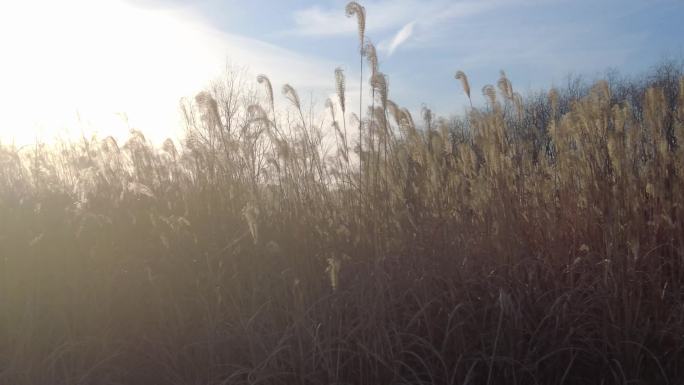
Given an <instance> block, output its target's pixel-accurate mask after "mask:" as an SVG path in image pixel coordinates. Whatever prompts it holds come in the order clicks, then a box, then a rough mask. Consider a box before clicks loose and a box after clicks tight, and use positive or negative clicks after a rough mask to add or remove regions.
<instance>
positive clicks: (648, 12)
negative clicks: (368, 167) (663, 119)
mask: <svg viewBox="0 0 684 385" xmlns="http://www.w3.org/2000/svg"><path fill="white" fill-rule="evenodd" d="M137 3H138V4H140V2H139V1H138V2H137ZM142 3H143V4H144V5H145V6H147V7H152V8H160V7H161V8H164V7H176V8H181V9H185V10H187V11H188V12H193V13H195V14H196V15H198V16H199V17H200V18H202V19H203V20H204V21H205V22H206V23H208V24H210V25H212V26H213V27H214V28H217V29H220V30H222V31H225V32H228V33H231V34H237V35H242V36H246V37H249V38H253V39H256V40H260V41H263V42H266V43H269V44H272V45H274V46H277V47H282V48H284V49H287V50H289V51H293V52H296V53H298V54H302V55H305V56H307V57H312V58H316V59H320V60H321V61H322V62H323V63H335V65H341V66H343V67H344V68H346V69H347V70H348V71H349V72H350V75H351V74H352V73H355V72H356V71H357V65H356V63H357V56H356V54H357V45H358V40H357V35H356V33H357V32H356V25H355V23H354V21H353V20H350V19H347V18H346V17H345V16H344V6H345V4H346V1H336V0H332V1H303V0H300V1H287V2H285V1H259V0H256V1H251V2H246V1H237V0H199V1H194V2H192V5H189V4H188V2H183V1H180V0H143V2H142ZM361 3H362V5H364V6H365V7H366V10H367V27H366V28H367V35H368V37H369V38H370V39H371V41H373V42H374V43H375V44H376V45H377V46H378V48H379V50H378V52H379V58H380V64H381V70H382V71H383V72H385V73H386V74H388V75H389V79H390V93H391V97H392V98H394V99H395V100H396V101H397V102H399V103H400V104H402V105H407V106H410V107H412V108H417V107H418V106H420V104H421V103H426V104H428V105H429V106H431V107H433V109H434V110H435V111H438V112H440V113H442V114H448V113H453V112H460V110H461V108H462V106H463V105H464V103H465V100H464V99H463V97H462V95H460V92H459V88H458V86H457V83H456V82H455V81H454V79H453V73H454V72H455V71H456V70H457V69H462V70H464V71H465V72H466V73H467V74H468V76H469V77H470V81H471V85H472V87H473V89H475V90H479V89H480V88H481V87H482V86H483V85H484V84H487V83H493V82H495V81H496V79H497V77H498V73H499V70H500V69H504V70H506V72H507V74H508V76H509V77H510V78H511V79H512V81H513V84H514V86H516V88H517V89H518V90H520V91H523V92H524V91H528V90H533V89H538V88H542V87H549V86H550V85H552V84H561V83H563V81H564V79H565V77H566V76H567V75H568V74H570V73H574V74H581V75H584V76H586V77H589V78H592V77H595V76H599V75H600V74H601V73H603V72H604V71H606V70H608V69H613V68H615V69H618V70H619V71H620V72H621V73H624V74H634V73H639V72H643V71H645V70H647V69H648V68H649V66H652V65H653V64H655V63H656V62H657V61H659V60H661V59H663V58H666V57H674V58H682V57H684V45H683V43H682V37H684V22H682V20H684V2H683V1H681V0H619V1H615V0H593V1H587V0H463V1H444V0H379V1H365V2H361ZM401 32H403V33H401ZM400 33H401V35H403V36H398V35H400ZM398 37H399V39H397V38H398ZM401 37H403V38H401ZM395 39H397V40H396V42H397V43H399V44H395V46H394V47H392V42H393V41H394V40H395ZM391 47H392V48H394V49H393V50H391ZM235 59H237V60H238V61H239V58H235ZM332 70H333V68H329V72H330V86H331V88H332ZM296 71H297V70H296V69H294V68H293V69H292V72H296ZM299 77H300V76H298V75H294V74H293V79H295V80H296V79H298V78H299ZM278 80H281V81H289V80H287V79H278ZM293 81H294V80H293ZM295 86H296V84H295ZM478 96H479V95H478Z"/></svg>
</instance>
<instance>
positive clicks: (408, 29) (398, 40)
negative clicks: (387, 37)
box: [387, 21, 416, 55]
mask: <svg viewBox="0 0 684 385" xmlns="http://www.w3.org/2000/svg"><path fill="white" fill-rule="evenodd" d="M415 25H416V22H415V21H412V22H410V23H408V24H406V25H405V26H403V27H402V28H401V29H400V30H399V32H397V34H396V35H394V38H393V39H392V42H391V43H390V44H389V47H388V48H387V54H388V55H392V54H393V53H394V51H395V50H396V49H397V48H399V46H400V45H402V44H404V43H405V42H406V41H407V40H408V39H409V38H410V37H411V35H413V27H414V26H415Z"/></svg>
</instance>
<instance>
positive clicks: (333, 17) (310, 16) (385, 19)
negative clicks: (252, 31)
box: [288, 0, 523, 36]
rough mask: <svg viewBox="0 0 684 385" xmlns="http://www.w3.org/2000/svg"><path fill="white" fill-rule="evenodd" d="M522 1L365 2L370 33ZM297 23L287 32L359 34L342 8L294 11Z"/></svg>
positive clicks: (437, 0)
mask: <svg viewBox="0 0 684 385" xmlns="http://www.w3.org/2000/svg"><path fill="white" fill-rule="evenodd" d="M519 1H523V0H508V1H504V0H477V1H475V0H462V1H456V2H454V1H448V0H420V1H419V0H380V1H375V2H368V3H366V4H365V7H366V11H367V22H366V29H367V31H368V32H371V33H372V32H385V31H388V30H392V29H396V28H398V27H401V26H406V25H407V24H408V23H411V22H412V21H416V23H420V24H425V25H429V24H432V23H437V22H440V21H445V20H453V19H454V18H459V17H466V16H469V15H472V14H477V13H480V12H483V11H485V10H488V9H491V8H493V7H495V6H496V5H501V4H504V3H509V4H510V3H513V2H519ZM293 19H294V23H295V26H294V28H293V29H292V30H290V31H288V32H290V33H293V34H297V35H309V36H330V35H352V34H355V33H356V23H355V22H354V20H351V19H348V18H346V17H345V15H344V10H343V9H341V8H340V9H337V8H322V7H320V6H313V7H310V8H305V9H301V10H297V11H295V12H294V14H293Z"/></svg>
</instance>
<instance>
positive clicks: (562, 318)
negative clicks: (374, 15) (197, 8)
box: [0, 8, 684, 385]
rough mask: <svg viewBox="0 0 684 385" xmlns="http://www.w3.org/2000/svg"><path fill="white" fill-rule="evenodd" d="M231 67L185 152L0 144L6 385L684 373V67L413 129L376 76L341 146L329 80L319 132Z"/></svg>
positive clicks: (661, 379) (1, 376)
mask: <svg viewBox="0 0 684 385" xmlns="http://www.w3.org/2000/svg"><path fill="white" fill-rule="evenodd" d="M353 9H357V8H353ZM361 9H362V8H361ZM348 13H350V12H349V11H348ZM350 14H353V15H356V16H357V17H359V18H360V15H361V14H363V15H364V22H365V13H363V12H360V11H358V10H356V11H354V12H351V13H350ZM362 46H363V44H362ZM240 76H241V75H240V74H239V73H236V74H233V76H232V77H228V78H227V79H226V80H225V81H223V82H219V83H216V84H215V86H213V87H210V88H209V89H207V90H206V91H205V92H203V93H201V94H200V95H198V97H197V98H195V99H194V100H187V101H185V102H184V104H183V112H184V116H185V119H186V124H187V128H188V135H187V138H186V140H185V141H184V143H183V144H182V146H180V147H177V146H176V145H174V143H173V142H172V141H167V142H165V143H164V145H163V146H162V148H159V149H157V148H155V147H153V146H151V145H150V144H149V143H148V142H147V141H146V140H145V138H144V136H143V135H142V133H140V132H137V131H136V132H133V133H132V135H131V138H130V139H129V140H128V142H127V143H125V144H123V145H121V146H119V145H118V144H117V143H116V141H115V140H114V139H112V138H107V139H105V140H96V139H93V140H83V141H82V142H80V143H62V144H60V146H59V148H53V149H48V148H46V147H44V146H41V145H40V144H37V145H36V146H34V147H32V148H24V149H17V148H13V147H10V146H2V147H0V165H2V167H0V218H2V220H1V221H0V274H2V275H1V276H0V284H1V286H0V383H2V384H13V385H15V384H16V385H23V384H26V385H34V384H65V385H66V384H141V385H142V384H145V385H147V384H258V383H268V384H322V383H327V384H380V383H386V384H390V383H391V384H399V383H401V384H584V383H586V384H626V383H633V384H637V383H659V384H668V383H669V384H677V383H681V382H682V381H683V379H684V372H683V371H682V362H684V350H683V349H682V347H683V346H684V345H683V344H682V342H683V341H682V336H684V307H683V306H682V303H684V302H683V300H684V298H682V296H683V294H684V291H683V287H684V263H683V262H682V261H683V258H684V255H683V254H682V251H683V250H684V244H683V242H684V213H682V207H684V201H683V200H684V195H683V194H682V193H681V191H682V189H683V188H684V169H682V165H684V148H683V147H682V146H681V143H682V141H684V118H683V117H684V78H681V77H680V76H681V70H677V69H676V68H675V67H672V66H667V65H665V66H661V67H659V68H657V69H656V70H654V72H653V74H652V75H649V76H647V77H645V78H644V80H643V81H641V80H635V81H631V82H628V81H622V82H620V81H617V82H608V81H603V82H598V83H596V85H595V86H593V87H592V88H585V87H583V86H581V84H580V85H578V84H570V85H569V86H568V87H567V88H560V89H557V90H553V91H552V92H549V93H548V94H547V93H543V94H539V95H534V94H531V95H528V96H526V97H525V98H523V97H522V96H520V95H519V94H517V93H515V91H514V90H513V86H512V83H511V81H510V80H509V79H508V78H507V77H506V76H505V75H504V74H502V76H501V79H500V80H499V82H498V84H497V85H498V88H499V91H500V92H499V94H500V96H501V97H497V91H496V88H495V87H493V86H487V87H485V90H484V93H485V94H486V96H487V98H488V99H489V107H490V108H485V109H481V108H472V109H471V110H470V112H469V114H468V116H467V117H465V118H464V119H461V120H458V119H455V120H452V121H451V122H449V121H447V120H445V119H441V118H437V117H435V116H434V114H433V113H432V112H431V111H430V110H429V109H428V108H425V109H424V110H423V114H422V115H423V116H422V118H423V120H424V125H423V126H418V125H416V123H415V122H414V121H413V118H412V117H411V114H410V113H409V112H408V110H406V109H403V108H401V107H400V106H398V105H397V104H396V103H394V102H392V101H391V100H390V99H389V95H388V89H387V83H386V81H387V78H386V77H385V76H384V75H382V74H381V73H380V72H377V73H376V76H374V77H373V78H372V82H373V83H372V85H371V87H372V88H373V89H374V90H376V91H378V92H376V96H378V98H376V100H374V103H373V105H372V107H371V108H369V111H368V114H367V115H366V117H364V118H362V119H361V121H360V123H359V125H360V127H361V128H362V130H361V138H360V141H357V143H356V145H357V146H356V147H355V148H357V150H358V151H357V152H356V153H355V154H353V152H352V151H348V148H351V147H352V144H353V141H354V140H353V139H352V138H349V137H347V133H346V125H347V120H348V119H349V120H350V122H351V123H352V124H354V123H355V122H353V121H352V120H351V116H348V114H347V112H346V111H345V108H344V105H345V103H344V100H345V95H344V92H345V87H344V76H343V74H342V72H341V71H336V77H335V82H336V85H337V87H336V88H337V93H338V99H339V105H341V106H342V108H341V109H340V110H337V108H336V105H335V103H330V104H329V109H331V111H332V113H331V114H330V116H331V119H328V120H326V121H325V122H323V123H321V124H320V125H317V124H313V123H312V122H313V121H314V119H313V118H312V117H311V116H310V113H308V112H306V111H303V110H302V103H301V101H300V100H299V97H298V96H297V93H296V91H295V89H294V88H293V87H291V86H289V85H286V86H285V87H283V92H284V93H285V96H286V97H287V98H288V99H289V101H290V102H291V103H290V104H289V105H285V106H277V108H278V109H276V107H274V106H273V89H272V86H271V82H270V80H268V78H267V77H265V76H260V77H259V78H258V82H259V83H261V84H262V86H263V87H262V88H263V89H264V90H265V92H260V93H257V92H254V91H253V90H252V89H251V88H250V87H248V86H245V84H247V81H246V80H245V79H244V78H240ZM456 79H458V80H460V81H461V85H462V87H463V89H464V91H465V92H466V94H469V89H470V86H469V84H468V82H467V77H466V76H465V74H463V73H462V72H458V73H457V75H456ZM262 91H263V90H262ZM262 93H265V100H266V104H264V105H265V108H262V107H260V106H259V101H260V100H261V96H260V95H261V94H262ZM468 96H470V95H468ZM375 102H379V103H375ZM266 111H268V112H266ZM350 115H351V114H350ZM340 127H342V129H340ZM329 128H330V129H332V130H333V132H334V133H335V135H336V138H337V140H332V141H329V140H326V135H325V132H326V131H327V130H328V129H329ZM331 143H332V144H331ZM361 143H363V146H361V145H360V144H361ZM357 163H358V167H356V166H357V165H356V164H357Z"/></svg>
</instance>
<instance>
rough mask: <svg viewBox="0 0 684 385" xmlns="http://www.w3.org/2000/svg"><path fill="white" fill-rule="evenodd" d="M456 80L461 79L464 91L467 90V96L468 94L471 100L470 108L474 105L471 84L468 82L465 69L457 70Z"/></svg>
mask: <svg viewBox="0 0 684 385" xmlns="http://www.w3.org/2000/svg"><path fill="white" fill-rule="evenodd" d="M454 77H455V78H456V80H459V81H460V82H461V87H462V88H463V92H465V94H466V96H468V101H469V102H470V108H472V107H473V101H472V100H471V99H470V84H469V83H468V77H467V76H466V74H465V72H463V71H460V70H459V71H456V75H455V76H454Z"/></svg>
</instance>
